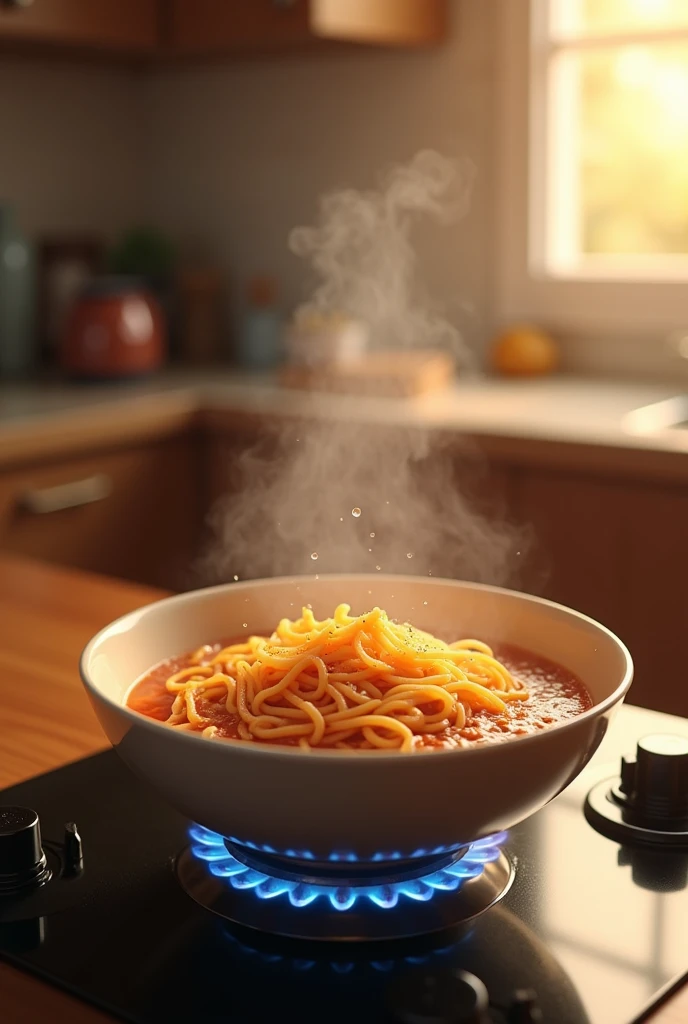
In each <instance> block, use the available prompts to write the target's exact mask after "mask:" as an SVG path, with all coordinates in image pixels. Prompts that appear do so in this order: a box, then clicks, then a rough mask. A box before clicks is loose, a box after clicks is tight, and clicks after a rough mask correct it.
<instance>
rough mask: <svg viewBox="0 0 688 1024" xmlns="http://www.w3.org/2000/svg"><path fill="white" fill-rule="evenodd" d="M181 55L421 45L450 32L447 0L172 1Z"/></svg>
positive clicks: (173, 37)
mask: <svg viewBox="0 0 688 1024" xmlns="http://www.w3.org/2000/svg"><path fill="white" fill-rule="evenodd" d="M168 16H169V17H170V21H169V23H168V26H167V31H168V42H169V46H170V47H171V49H172V51H173V52H176V53H180V54H195V55H202V54H232V53H250V52H255V53H260V52H271V51H273V52H274V51H279V50H286V49H290V48H300V47H307V46H311V45H313V44H315V43H321V42H323V41H326V40H330V41H333V42H353V43H367V44H370V45H377V46H423V45H429V44H431V43H436V42H439V41H440V40H441V39H442V38H444V35H445V33H446V27H447V26H446V21H447V2H446V0H171V12H170V13H169V14H168Z"/></svg>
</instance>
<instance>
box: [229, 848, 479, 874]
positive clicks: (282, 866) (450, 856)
mask: <svg viewBox="0 0 688 1024" xmlns="http://www.w3.org/2000/svg"><path fill="white" fill-rule="evenodd" d="M225 846H226V847H227V849H228V851H229V852H230V854H231V855H232V857H235V858H236V859H237V860H238V861H240V863H242V864H246V866H247V867H249V868H253V869H254V870H255V871H262V872H264V873H265V874H266V875H271V876H272V877H274V878H286V879H290V880H292V881H295V882H307V883H309V884H311V885H351V886H356V885H385V884H388V885H393V884H394V883H395V882H405V881H407V880H409V879H411V878H422V877H423V875H429V874H430V873H431V872H432V871H439V870H441V869H442V868H444V867H447V865H449V864H455V863H456V861H459V860H461V858H462V857H463V856H465V854H466V851H467V850H468V849H469V847H468V846H462V847H460V848H459V849H458V850H454V851H453V852H451V853H445V854H439V855H438V854H434V855H431V856H428V857H414V858H413V859H408V860H388V861H381V862H379V863H375V862H371V861H367V862H365V863H360V862H359V863H356V862H355V861H353V862H352V861H316V860H305V859H303V858H297V857H285V856H280V855H279V854H269V853H263V852H262V851H261V852H256V851H255V850H250V849H248V848H247V847H245V846H241V845H240V844H239V843H232V842H230V840H229V839H225Z"/></svg>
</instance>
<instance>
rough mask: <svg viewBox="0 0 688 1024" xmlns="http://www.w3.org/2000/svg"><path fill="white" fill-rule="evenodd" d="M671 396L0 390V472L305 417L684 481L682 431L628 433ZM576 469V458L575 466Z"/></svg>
mask: <svg viewBox="0 0 688 1024" xmlns="http://www.w3.org/2000/svg"><path fill="white" fill-rule="evenodd" d="M677 391H680V388H678V389H677V388H672V387H671V386H668V385H638V384H623V383H612V382H606V381H604V382H602V381H596V380H586V379H580V378H569V377H559V378H551V379H547V380H535V381H506V380H494V379H487V378H486V379H477V378H476V379H466V380H463V381H459V382H458V383H457V384H456V385H455V386H454V387H452V388H450V389H447V390H446V391H443V392H437V393H434V394H429V395H425V396H419V397H417V398H413V399H389V398H372V397H369V398H359V399H357V400H356V401H352V399H351V398H350V397H348V396H341V395H323V394H311V393H306V392H300V391H295V390H290V389H285V388H282V387H280V386H279V385H278V384H277V383H276V382H275V381H274V380H272V379H271V378H269V377H255V376H249V375H243V374H239V373H232V372H230V371H227V370H218V371H216V372H204V373H190V372H188V373H181V372H177V373H172V372H169V373H166V374H163V375H161V376H159V377H156V378H152V379H151V380H150V381H147V382H137V383H135V384H130V385H117V386H113V385H99V386H91V387H86V386H68V385H11V386H10V385H5V386H4V387H2V388H0V465H1V464H3V463H4V464H7V463H12V462H17V461H20V460H27V459H31V458H35V457H38V458H45V457H47V456H49V455H50V454H51V453H52V452H57V451H58V450H59V451H65V450H71V449H75V448H77V447H78V448H83V447H84V445H85V444H87V443H89V442H93V443H94V444H100V445H105V444H108V443H116V442H120V441H127V440H129V439H133V438H141V439H145V438H146V437H148V436H155V435H158V436H159V435H161V434H165V433H169V432H172V431H175V430H178V429H180V428H181V427H183V425H184V424H186V423H188V422H190V421H191V420H194V419H201V420H202V419H205V420H206V421H208V422H210V423H213V422H216V421H218V420H221V419H222V418H225V419H227V418H234V420H235V421H236V420H241V419H242V418H245V417H255V416H258V417H261V416H263V417H264V416H281V417H297V416H306V417H312V418H316V419H356V420H359V421H363V422H369V423H371V424H378V423H379V424H384V425H387V426H391V427H394V426H397V425H398V426H412V427H419V428H429V429H433V430H437V431H448V432H456V433H457V434H461V435H464V436H471V437H475V438H478V439H479V440H480V442H481V446H482V447H483V448H485V449H486V451H487V453H488V454H495V455H498V456H501V457H502V458H506V459H509V458H510V457H513V458H514V459H516V458H518V460H519V461H522V460H523V458H524V457H525V458H526V461H527V460H528V459H530V460H532V461H534V462H536V463H539V464H542V463H549V464H553V465H558V464H560V462H561V459H562V458H564V459H565V460H567V462H570V461H573V462H574V463H575V462H580V463H581V465H584V466H585V468H595V466H598V465H599V467H600V468H602V469H604V468H605V467H609V468H611V469H616V470H617V471H620V472H622V473H631V474H645V475H649V476H651V477H652V476H655V477H661V478H679V479H687V478H688V459H686V458H684V456H686V455H688V431H680V430H674V431H662V432H657V433H654V434H638V433H631V432H630V431H629V430H628V429H627V428H626V427H625V425H624V423H625V418H626V417H627V416H628V414H629V413H630V412H632V411H633V410H634V409H637V408H639V407H641V406H644V405H648V404H651V403H653V402H657V401H661V400H662V399H665V398H668V397H671V396H672V395H674V394H676V393H677ZM581 460H582V461H581Z"/></svg>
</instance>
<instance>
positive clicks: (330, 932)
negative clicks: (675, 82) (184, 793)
mask: <svg viewBox="0 0 688 1024" xmlns="http://www.w3.org/2000/svg"><path fill="white" fill-rule="evenodd" d="M189 837H190V839H191V846H190V847H188V848H187V849H186V850H184V851H183V852H182V853H181V854H180V856H179V858H178V859H177V877H178V878H179V881H180V882H181V885H182V887H183V888H184V889H185V890H186V892H187V893H188V894H189V895H190V896H191V897H192V898H193V899H195V900H196V901H197V902H198V903H201V904H202V905H203V906H205V907H206V908H207V909H209V910H212V911H213V912H214V913H216V914H219V915H220V916H221V917H225V918H227V919H228V920H230V921H233V922H234V923H236V924H243V925H246V926H248V927H251V928H257V929H258V930H261V931H266V932H273V933H275V934H279V935H285V936H292V937H295V938H312V939H328V940H337V939H340V940H345V939H349V938H352V939H353V938H355V939H362V938H363V939H367V940H374V939H387V938H396V937H402V936H409V935H418V934H422V933H427V932H432V931H438V930H441V929H443V928H446V927H449V926H451V925H454V924H456V923H458V922H462V921H467V920H470V919H471V918H473V917H475V916H476V915H477V914H480V913H482V912H483V911H484V910H486V909H487V908H488V907H489V906H492V905H493V903H495V902H497V900H499V899H500V898H501V897H502V896H503V895H504V893H505V892H506V891H507V890H508V888H509V886H510V885H511V881H512V879H513V868H512V866H511V864H510V862H509V859H508V858H507V857H506V855H505V853H504V851H503V849H502V847H503V844H504V842H505V841H506V838H507V833H506V832H500V833H497V834H495V835H492V836H488V837H486V838H484V839H480V840H478V841H477V842H475V843H472V844H471V845H470V846H468V847H463V848H461V849H459V850H458V851H457V852H456V853H455V854H454V855H453V856H451V855H450V856H449V857H448V856H447V854H443V855H441V856H439V857H435V858H430V859H429V861H430V863H429V864H427V863H425V861H415V862H414V861H409V860H403V859H401V858H399V859H390V860H389V861H388V862H387V864H384V863H382V862H381V861H379V860H377V859H376V860H375V861H369V862H367V863H361V862H360V861H357V862H355V863H351V862H349V869H348V872H347V874H343V873H342V868H343V866H344V865H342V864H326V865H323V864H322V863H320V862H316V861H315V860H312V861H310V860H308V858H304V857H303V855H299V856H298V857H295V858H290V857H286V856H282V857H279V856H276V855H275V856H273V855H270V854H267V855H266V854H263V853H257V852H256V851H255V848H253V849H249V850H247V849H246V847H245V846H242V847H238V846H237V845H236V844H234V843H233V842H231V841H228V840H226V839H224V838H223V837H222V836H221V835H218V834H217V833H215V832H211V831H210V830H208V829H205V828H203V827H201V826H200V825H193V826H192V827H191V829H190V830H189ZM421 864H422V870H423V873H422V874H419V873H418V872H419V869H420V868H421ZM304 867H305V870H304ZM352 868H354V869H355V871H352V870H351V869H352ZM371 875H372V877H371ZM390 911H394V913H389V912H390Z"/></svg>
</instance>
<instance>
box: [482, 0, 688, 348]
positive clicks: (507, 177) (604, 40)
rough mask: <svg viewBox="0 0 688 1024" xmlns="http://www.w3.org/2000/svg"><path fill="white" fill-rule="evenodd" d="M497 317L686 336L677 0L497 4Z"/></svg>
mask: <svg viewBox="0 0 688 1024" xmlns="http://www.w3.org/2000/svg"><path fill="white" fill-rule="evenodd" d="M501 7H502V14H501V20H502V24H501V48H500V55H501V56H500V74H501V79H502V81H501V105H500V106H501V117H500V120H499V139H498V143H499V147H500V158H499V167H500V175H501V178H502V187H501V190H500V193H501V196H500V204H499V210H498V213H499V232H498V235H499V264H500V274H499V290H498V306H499V312H500V314H501V315H502V316H503V317H510V318H513V317H514V316H524V315H528V316H531V317H536V318H539V319H541V320H544V321H546V322H548V323H551V324H552V326H554V327H561V328H563V329H565V330H566V329H568V330H569V331H570V332H572V333H575V332H580V333H581V334H585V333H587V334H588V335H591V334H593V333H597V334H598V335H600V336H601V335H604V334H605V333H610V332H616V333H617V334H618V333H619V332H620V331H626V330H627V331H630V332H631V333H633V334H635V335H638V334H643V335H645V336H646V337H647V338H648V339H649V338H650V337H654V339H655V341H656V340H657V339H661V336H662V335H663V334H665V333H666V332H667V331H668V330H671V329H673V328H688V0H502V3H501Z"/></svg>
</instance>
